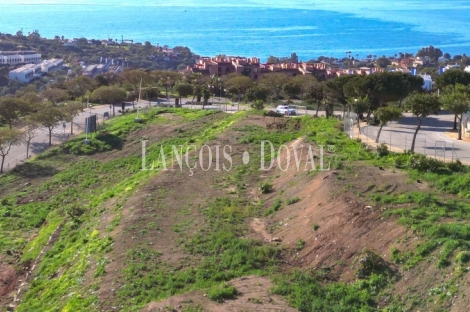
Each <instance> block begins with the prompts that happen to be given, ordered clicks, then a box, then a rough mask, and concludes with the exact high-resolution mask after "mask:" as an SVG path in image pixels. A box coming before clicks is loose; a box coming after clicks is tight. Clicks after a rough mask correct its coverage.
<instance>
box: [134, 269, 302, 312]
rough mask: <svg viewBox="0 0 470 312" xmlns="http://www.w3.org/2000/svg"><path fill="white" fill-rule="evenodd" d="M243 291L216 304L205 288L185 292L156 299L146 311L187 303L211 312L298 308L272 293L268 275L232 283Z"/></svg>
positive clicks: (271, 311)
mask: <svg viewBox="0 0 470 312" xmlns="http://www.w3.org/2000/svg"><path fill="white" fill-rule="evenodd" d="M227 284H228V285H230V286H233V287H235V288H236V289H237V291H238V292H239V294H238V296H237V298H236V299H233V300H227V301H225V302H223V303H216V302H213V301H211V300H209V299H208V298H207V297H206V294H205V293H204V291H193V292H189V293H186V294H183V295H177V296H173V297H171V298H168V299H165V300H162V301H160V302H152V303H150V304H149V305H147V306H146V307H145V309H144V310H143V311H145V312H159V311H181V310H182V309H183V308H185V307H187V306H193V307H194V306H201V307H203V308H204V311H207V312H226V311H227V312H239V311H261V312H264V311H265V312H268V311H269V312H294V311H297V310H296V309H293V308H289V307H287V306H286V303H285V301H284V300H283V299H282V298H281V297H279V296H275V295H271V294H269V289H270V288H271V287H272V286H273V285H272V283H271V281H270V280H269V279H268V278H265V277H260V276H247V277H242V278H237V279H234V280H232V281H230V282H229V283H227Z"/></svg>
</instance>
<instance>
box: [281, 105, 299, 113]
mask: <svg viewBox="0 0 470 312" xmlns="http://www.w3.org/2000/svg"><path fill="white" fill-rule="evenodd" d="M276 113H279V114H284V115H295V114H296V111H295V109H294V108H292V107H290V106H289V105H279V106H278V107H277V108H276Z"/></svg>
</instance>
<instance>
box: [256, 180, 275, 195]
mask: <svg viewBox="0 0 470 312" xmlns="http://www.w3.org/2000/svg"><path fill="white" fill-rule="evenodd" d="M258 188H259V191H260V192H261V194H267V193H270V192H271V191H272V190H273V185H272V184H271V183H269V182H267V181H264V182H260V183H259V187H258Z"/></svg>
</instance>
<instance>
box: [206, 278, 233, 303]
mask: <svg viewBox="0 0 470 312" xmlns="http://www.w3.org/2000/svg"><path fill="white" fill-rule="evenodd" d="M237 295H238V291H237V289H236V288H235V287H233V286H228V285H227V284H225V283H224V284H222V285H219V286H213V287H211V288H210V289H209V291H208V292H207V298H209V299H210V300H212V301H215V302H219V303H221V302H224V301H225V300H226V299H235V298H237Z"/></svg>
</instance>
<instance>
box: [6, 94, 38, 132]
mask: <svg viewBox="0 0 470 312" xmlns="http://www.w3.org/2000/svg"><path fill="white" fill-rule="evenodd" d="M30 110H31V108H30V107H29V106H28V105H27V104H26V102H24V101H22V100H21V99H19V98H17V97H15V96H13V95H6V96H4V97H1V98H0V117H2V118H3V119H5V121H6V122H7V124H8V126H9V128H10V130H11V126H12V124H13V122H14V121H16V120H18V119H19V118H20V116H22V115H25V114H26V113H28V112H29V111H30Z"/></svg>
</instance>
